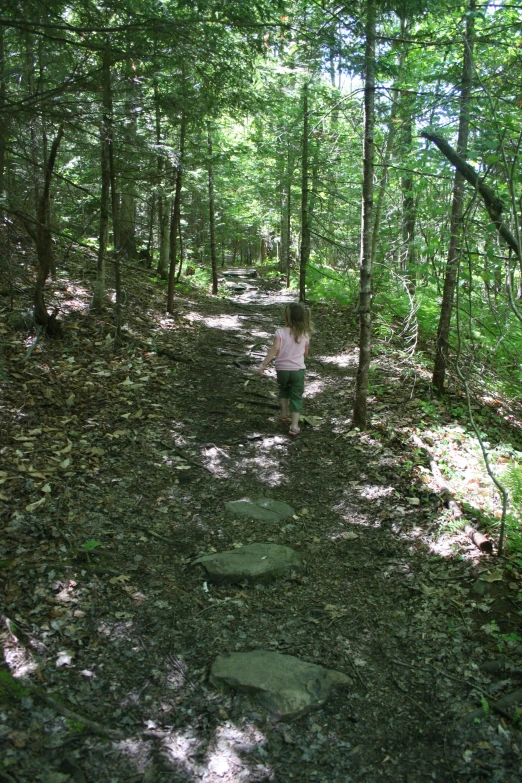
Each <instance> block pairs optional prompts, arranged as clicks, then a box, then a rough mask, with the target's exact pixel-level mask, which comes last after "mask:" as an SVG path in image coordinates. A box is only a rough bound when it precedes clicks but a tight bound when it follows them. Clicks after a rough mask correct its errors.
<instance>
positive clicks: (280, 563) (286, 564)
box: [192, 544, 303, 582]
mask: <svg viewBox="0 0 522 783" xmlns="http://www.w3.org/2000/svg"><path fill="white" fill-rule="evenodd" d="M192 564H193V565H200V566H202V567H203V568H204V569H205V571H206V576H207V578H208V580H209V581H210V582H244V581H247V582H259V581H261V580H265V581H267V580H271V579H278V578H279V577H282V576H286V575H287V574H290V573H292V572H296V571H301V570H302V568H303V561H302V560H301V556H300V555H299V553H298V552H296V551H295V549H291V548H290V547H288V546H281V545H279V544H248V545H247V546H242V547H239V549H232V550H230V551H227V552H216V553H215V554H211V555H202V556H201V557H198V558H196V560H193V561H192Z"/></svg>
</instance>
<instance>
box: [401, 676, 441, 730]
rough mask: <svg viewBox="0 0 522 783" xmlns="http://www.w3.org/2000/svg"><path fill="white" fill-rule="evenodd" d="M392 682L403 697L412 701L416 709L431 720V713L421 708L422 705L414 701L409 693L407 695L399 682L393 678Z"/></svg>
mask: <svg viewBox="0 0 522 783" xmlns="http://www.w3.org/2000/svg"><path fill="white" fill-rule="evenodd" d="M391 681H392V682H393V684H394V685H395V687H396V688H397V689H398V690H399V691H400V692H401V694H402V695H403V696H404V697H405V698H406V699H408V701H410V702H411V703H412V704H413V706H414V707H416V708H417V709H418V710H419V711H420V712H422V714H423V715H424V716H425V717H426V718H428V719H429V720H431V718H432V716H431V715H430V714H429V712H427V711H426V710H425V709H424V707H421V705H420V704H419V703H418V702H417V701H415V699H412V697H411V696H410V695H409V693H407V692H406V691H405V690H404V689H403V688H401V686H400V685H399V683H398V682H397V680H395V679H394V678H393V677H392V678H391Z"/></svg>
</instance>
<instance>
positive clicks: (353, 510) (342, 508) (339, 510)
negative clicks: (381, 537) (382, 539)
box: [332, 489, 374, 527]
mask: <svg viewBox="0 0 522 783" xmlns="http://www.w3.org/2000/svg"><path fill="white" fill-rule="evenodd" d="M343 496H344V497H343V499H342V500H341V501H339V502H338V503H336V504H335V505H334V506H332V511H333V512H334V513H335V514H338V516H340V517H341V519H342V520H343V521H344V522H349V524H350V525H361V526H362V527H373V526H374V521H373V519H370V518H369V517H368V516H367V515H366V514H362V513H361V511H360V509H359V508H357V506H353V505H352V504H353V489H350V490H345V491H344V492H343Z"/></svg>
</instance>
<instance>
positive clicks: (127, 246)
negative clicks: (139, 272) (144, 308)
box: [119, 62, 138, 259]
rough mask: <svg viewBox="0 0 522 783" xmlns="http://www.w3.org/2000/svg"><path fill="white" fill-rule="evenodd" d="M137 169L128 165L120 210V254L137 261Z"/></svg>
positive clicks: (129, 139)
mask: <svg viewBox="0 0 522 783" xmlns="http://www.w3.org/2000/svg"><path fill="white" fill-rule="evenodd" d="M127 67H128V68H129V71H128V77H127V88H126V89H127V100H126V101H125V116H126V117H127V121H128V122H127V125H125V136H126V145H127V147H128V149H130V150H132V149H134V148H135V146H136V136H137V130H138V123H137V116H136V101H135V96H134V90H135V86H134V71H133V70H132V71H131V70H130V67H131V64H130V62H129V63H128V65H127ZM134 173H135V169H134V167H133V166H132V165H127V167H126V170H125V177H124V178H122V179H121V180H120V181H121V190H122V193H121V200H120V210H119V242H120V252H121V254H122V255H123V256H125V257H126V258H129V259H135V258H136V255H137V252H136V193H135V183H134V181H133V176H134Z"/></svg>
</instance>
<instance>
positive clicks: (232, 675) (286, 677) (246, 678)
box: [210, 650, 352, 718]
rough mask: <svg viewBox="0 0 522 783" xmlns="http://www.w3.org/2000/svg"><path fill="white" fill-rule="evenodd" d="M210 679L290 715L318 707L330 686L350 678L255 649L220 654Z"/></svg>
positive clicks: (345, 681)
mask: <svg viewBox="0 0 522 783" xmlns="http://www.w3.org/2000/svg"><path fill="white" fill-rule="evenodd" d="M210 683H211V684H212V685H214V686H216V687H220V686H221V687H222V686H226V687H229V688H233V689H234V690H236V691H240V692H242V693H247V694H249V695H250V696H251V697H252V699H253V700H254V701H255V702H257V703H258V704H260V705H261V706H263V707H265V708H266V709H267V710H269V711H270V712H272V713H275V714H276V715H278V716H279V717H282V718H289V717H293V716H296V715H299V714H301V713H303V712H306V711H308V710H311V709H314V708H317V707H321V706H322V705H323V704H324V703H325V701H326V700H327V698H328V697H329V695H330V693H331V692H332V690H334V689H335V688H340V687H346V686H348V685H350V684H351V683H352V680H351V679H350V677H347V676H346V674H341V672H338V671H335V670H334V669H324V668H323V667H322V666H317V665H316V664H314V663H306V662H305V661H301V660H299V658H294V656H293V655H281V654H280V653H276V652H269V651H265V650H254V651H252V652H246V653H231V654H229V655H219V656H218V657H217V658H216V660H215V661H214V663H213V664H212V668H211V670H210Z"/></svg>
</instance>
